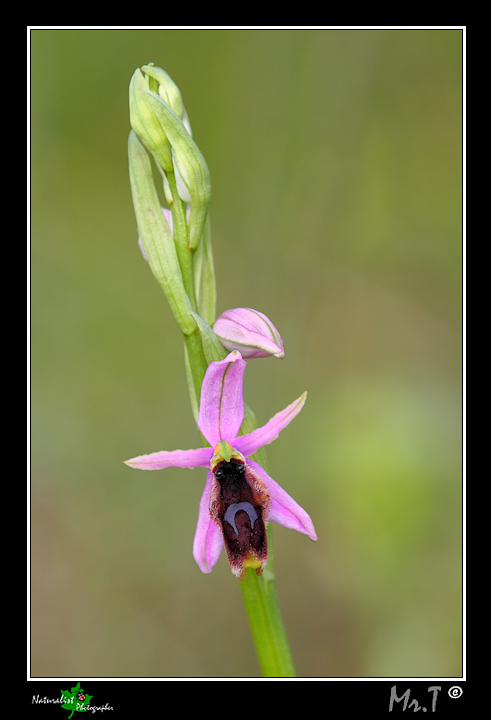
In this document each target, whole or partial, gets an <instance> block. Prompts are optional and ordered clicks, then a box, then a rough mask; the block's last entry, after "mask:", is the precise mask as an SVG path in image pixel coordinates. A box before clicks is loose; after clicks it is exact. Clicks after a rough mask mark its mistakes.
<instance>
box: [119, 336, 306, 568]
mask: <svg viewBox="0 0 491 720" xmlns="http://www.w3.org/2000/svg"><path fill="white" fill-rule="evenodd" d="M246 365H247V361H246V360H244V359H243V358H242V356H241V354H240V353H239V352H238V351H237V350H234V351H233V352H231V353H230V354H229V355H227V357H226V358H225V359H224V360H220V361H215V362H212V363H210V365H209V366H208V368H207V370H206V373H205V377H204V380H203V385H202V389H201V402H200V409H199V417H198V422H197V424H198V427H199V429H200V431H201V432H202V434H203V436H204V437H205V439H206V440H207V441H208V443H209V444H210V447H204V448H197V449H194V450H171V451H166V450H164V451H161V452H156V453H151V454H149V455H140V456H139V457H135V458H132V459H131V460H127V461H126V464H127V465H129V466H131V467H134V468H139V469H141V470H159V469H161V468H166V467H183V468H194V467H207V468H208V473H207V478H206V484H205V489H204V491H203V495H202V497H201V501H200V505H199V515H198V524H197V527H196V534H195V537H194V545H193V555H194V559H195V560H196V562H197V564H198V566H199V568H200V569H201V570H202V571H203V572H204V573H209V572H211V570H212V568H213V566H214V565H215V564H216V563H217V562H218V559H219V557H220V554H221V551H222V548H223V546H224V545H225V548H226V551H227V555H228V559H229V562H230V566H231V569H232V572H233V573H234V574H235V575H236V576H237V577H238V578H239V579H240V580H244V579H245V576H246V572H247V568H248V567H252V568H255V570H256V573H257V574H261V573H262V571H263V569H264V566H265V564H266V561H267V553H268V550H267V537H266V529H265V526H266V522H267V521H271V522H276V523H278V524H279V525H283V526H284V527H287V528H291V529H293V530H297V531H298V532H301V533H304V534H305V535H308V536H309V537H310V538H311V539H312V540H317V536H316V533H315V529H314V525H313V523H312V520H311V519H310V517H309V515H308V514H307V513H306V512H305V510H304V509H303V508H301V507H300V505H298V503H296V502H295V500H293V498H291V497H290V495H288V493H287V492H286V491H285V490H283V488H282V487H281V486H280V485H278V483H277V482H275V481H274V480H273V478H271V477H270V476H269V475H268V473H267V472H266V471H265V470H264V468H262V467H261V465H259V464H258V463H257V462H255V461H254V460H251V459H250V456H251V455H253V453H254V452H256V451H257V450H258V449H259V448H260V447H262V446H263V445H267V444H269V443H270V442H272V441H273V440H275V439H276V438H277V437H278V435H279V434H280V432H281V430H283V429H284V428H285V427H286V426H287V425H288V424H289V423H290V422H291V421H292V420H293V418H294V417H295V416H296V415H297V414H298V413H299V412H300V410H301V409H302V407H303V405H304V403H305V399H306V396H307V393H303V395H301V396H300V397H299V398H298V399H297V400H295V401H294V402H293V403H291V404H290V405H288V406H287V407H286V408H285V409H284V410H282V411H281V412H279V413H277V414H276V415H274V417H272V418H271V420H269V421H268V422H267V423H266V424H265V425H263V426H262V427H260V428H257V429H256V430H253V431H252V432H250V433H248V434H247V435H241V436H239V430H240V426H241V424H242V420H243V418H244V401H243V389H242V386H243V381H244V372H245V368H246Z"/></svg>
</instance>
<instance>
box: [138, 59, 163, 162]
mask: <svg viewBox="0 0 491 720" xmlns="http://www.w3.org/2000/svg"><path fill="white" fill-rule="evenodd" d="M150 80H151V78H150V76H149V75H144V74H143V73H142V72H141V70H140V69H139V68H138V69H137V70H135V72H134V73H133V77H132V78H131V81H130V123H131V127H132V128H133V130H134V131H135V133H136V134H137V136H138V138H139V140H140V142H142V143H143V145H144V146H145V148H146V149H147V150H148V151H149V152H150V153H152V155H153V156H154V158H155V160H156V162H157V163H158V164H159V165H160V167H161V168H162V169H163V170H165V171H167V172H169V171H171V170H173V162H172V149H171V144H170V142H169V140H168V139H167V135H166V133H165V130H164V128H163V127H162V124H161V122H160V120H159V118H158V117H157V115H156V113H155V111H154V110H153V109H152V107H151V106H149V104H148V102H147V96H146V92H147V91H149V90H150V87H151V85H150ZM156 89H157V88H156Z"/></svg>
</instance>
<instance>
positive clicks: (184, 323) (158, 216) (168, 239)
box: [128, 131, 196, 335]
mask: <svg viewBox="0 0 491 720" xmlns="http://www.w3.org/2000/svg"><path fill="white" fill-rule="evenodd" d="M128 158H129V170H130V183H131V193H132V197H133V206H134V209H135V215H136V222H137V225H138V230H139V233H140V238H141V241H142V245H143V249H144V251H145V255H146V258H147V260H148V264H149V265H150V268H151V270H152V272H153V274H154V275H155V278H156V279H157V281H158V283H159V285H160V286H161V288H162V290H163V291H164V293H165V296H166V298H167V301H168V303H169V305H170V308H171V310H172V313H173V315H174V317H175V319H176V321H177V324H178V325H179V327H180V328H181V330H182V332H183V333H184V335H190V334H191V333H193V332H195V331H196V325H195V322H194V320H193V319H192V317H191V316H190V315H189V311H190V310H191V309H192V307H191V303H190V301H189V297H188V295H187V293H186V290H185V288H184V283H183V279H182V274H181V268H180V266H179V261H178V258H177V253H176V247H175V244H174V239H173V237H172V233H171V231H170V228H169V226H168V224H167V222H166V220H165V218H164V214H163V213H162V208H161V206H160V202H159V198H158V195H157V190H156V189H155V185H154V183H153V179H152V166H151V164H150V158H149V157H148V154H147V152H146V150H145V148H144V147H143V145H142V144H141V142H140V141H139V139H138V138H137V136H136V134H135V133H134V132H133V131H131V132H130V135H129V138H128Z"/></svg>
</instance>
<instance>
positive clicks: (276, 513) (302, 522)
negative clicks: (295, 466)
mask: <svg viewBox="0 0 491 720" xmlns="http://www.w3.org/2000/svg"><path fill="white" fill-rule="evenodd" d="M247 465H250V466H252V468H253V470H255V471H256V472H257V473H258V475H259V476H260V477H261V478H262V479H263V480H264V482H265V483H266V484H267V486H268V488H269V492H270V493H271V507H270V509H269V517H268V520H269V521H270V522H275V523H278V525H283V526H284V527H286V528H290V529H291V530H297V531H298V532H301V533H304V535H308V536H309V538H310V539H311V540H317V535H316V532H315V528H314V524H313V522H312V520H311V519H310V516H309V514H308V513H306V512H305V510H304V509H303V508H302V507H300V505H299V504H298V503H297V502H295V500H294V499H293V498H292V497H290V495H288V493H287V492H286V490H283V488H282V487H281V485H278V483H277V482H275V481H274V480H273V478H272V477H270V476H269V475H268V473H267V472H266V471H265V470H264V469H263V468H262V467H261V465H259V463H257V462H254V461H253V460H248V461H247Z"/></svg>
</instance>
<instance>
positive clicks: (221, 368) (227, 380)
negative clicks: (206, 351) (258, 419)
mask: <svg viewBox="0 0 491 720" xmlns="http://www.w3.org/2000/svg"><path fill="white" fill-rule="evenodd" d="M246 365H247V361H246V360H243V359H242V356H241V354H240V353H239V352H237V351H234V352H231V353H230V354H229V355H227V357H226V358H225V360H218V361H216V362H212V363H210V364H209V365H208V369H207V370H206V374H205V377H204V380H203V385H202V387H201V402H200V408H199V417H198V427H199V429H200V430H201V432H202V433H203V435H204V436H205V438H206V439H207V440H208V442H209V443H210V445H211V446H212V447H215V445H216V444H217V443H218V442H219V441H220V440H228V441H229V442H231V443H232V441H233V440H235V438H236V437H237V433H238V432H239V429H240V426H241V425H242V420H243V419H244V400H243V395H242V384H243V382H244V371H245V368H246Z"/></svg>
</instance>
